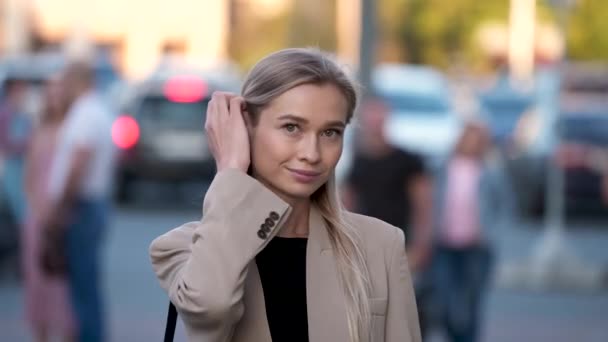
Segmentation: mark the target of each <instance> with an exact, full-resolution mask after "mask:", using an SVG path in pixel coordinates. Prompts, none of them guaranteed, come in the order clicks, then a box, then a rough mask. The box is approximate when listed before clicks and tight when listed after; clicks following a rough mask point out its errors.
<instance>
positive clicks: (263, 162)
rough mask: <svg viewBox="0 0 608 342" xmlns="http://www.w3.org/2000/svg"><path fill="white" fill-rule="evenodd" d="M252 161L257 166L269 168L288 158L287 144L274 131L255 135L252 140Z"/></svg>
mask: <svg viewBox="0 0 608 342" xmlns="http://www.w3.org/2000/svg"><path fill="white" fill-rule="evenodd" d="M252 145H253V149H252V150H253V152H252V153H253V155H252V161H253V163H254V164H256V166H257V167H258V168H264V169H266V168H269V167H272V165H273V164H278V163H281V162H282V161H284V159H288V157H289V152H288V150H289V145H288V144H287V142H286V141H285V139H283V138H282V137H281V136H280V135H279V134H277V133H276V132H266V133H264V134H263V135H257V136H256V137H255V138H254V139H253V141H252Z"/></svg>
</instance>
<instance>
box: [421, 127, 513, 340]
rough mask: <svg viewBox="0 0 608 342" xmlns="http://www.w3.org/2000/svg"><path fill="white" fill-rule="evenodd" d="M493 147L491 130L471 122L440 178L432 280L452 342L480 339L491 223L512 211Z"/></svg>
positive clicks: (493, 223)
mask: <svg viewBox="0 0 608 342" xmlns="http://www.w3.org/2000/svg"><path fill="white" fill-rule="evenodd" d="M489 146H490V140H489V137H488V134H487V131H486V129H485V128H484V127H483V126H482V125H481V124H479V123H469V124H467V125H466V126H465V127H464V130H463V133H462V135H461V137H460V139H459V141H458V143H457V146H456V149H455V151H454V153H453V155H452V156H451V158H450V159H449V160H448V162H447V163H446V165H445V167H444V168H443V170H442V171H441V174H440V175H439V177H437V184H438V186H437V189H438V194H437V197H436V198H437V205H436V208H437V209H438V210H439V212H438V213H437V214H436V215H435V217H438V218H439V219H438V220H437V222H438V223H439V225H438V229H437V233H436V248H435V253H434V256H433V266H432V267H433V273H434V281H433V284H434V285H435V286H436V288H437V297H438V301H439V302H438V304H439V306H440V308H441V313H442V317H441V321H442V323H443V326H444V327H445V330H446V333H447V335H448V337H449V339H448V340H449V341H453V342H474V341H477V340H478V338H479V327H480V313H481V301H482V299H483V292H484V291H485V289H486V288H487V283H488V278H489V274H490V269H491V264H492V262H491V261H492V251H491V243H490V240H491V231H490V228H497V227H496V225H497V224H498V223H501V220H500V219H501V218H505V217H508V214H509V213H510V210H511V209H509V208H511V204H510V203H511V196H509V195H508V193H507V192H506V187H505V184H506V180H505V179H504V177H501V172H500V171H499V170H497V169H495V168H492V167H491V166H490V164H489V163H488V159H487V158H486V157H487V152H488V149H489ZM501 214H502V215H501ZM490 215H491V217H490ZM502 222H504V221H502Z"/></svg>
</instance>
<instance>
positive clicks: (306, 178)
mask: <svg viewBox="0 0 608 342" xmlns="http://www.w3.org/2000/svg"><path fill="white" fill-rule="evenodd" d="M288 170H289V172H291V174H292V176H293V178H294V179H295V180H296V181H298V182H301V183H311V182H314V181H315V180H316V179H317V178H319V176H321V174H322V173H321V172H317V171H310V170H298V169H288Z"/></svg>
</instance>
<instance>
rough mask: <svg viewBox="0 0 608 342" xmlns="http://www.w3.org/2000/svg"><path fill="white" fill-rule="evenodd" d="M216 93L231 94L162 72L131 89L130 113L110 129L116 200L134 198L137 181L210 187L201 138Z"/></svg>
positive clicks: (211, 83)
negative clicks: (115, 154) (115, 164)
mask: <svg viewBox="0 0 608 342" xmlns="http://www.w3.org/2000/svg"><path fill="white" fill-rule="evenodd" d="M216 90H224V91H230V90H232V91H234V89H231V88H230V87H229V86H227V85H224V84H223V83H222V82H221V80H219V79H216V78H211V77H206V76H205V75H203V74H201V73H196V72H191V71H183V72H181V71H175V72H161V73H159V74H155V75H153V76H152V77H151V78H150V79H148V80H146V81H144V82H143V83H142V84H140V85H138V86H136V87H135V90H134V95H133V99H132V101H131V103H130V104H129V105H128V106H127V108H128V110H129V111H128V113H125V114H122V115H120V116H119V117H118V118H117V119H116V121H115V122H114V124H113V127H112V139H113V141H114V143H115V145H116V146H117V147H118V148H119V150H120V153H119V167H118V175H117V192H116V195H117V199H118V200H119V201H120V202H123V203H124V202H129V201H131V200H133V199H134V197H135V196H136V193H135V191H134V190H133V187H132V185H133V184H134V183H135V182H137V181H139V180H151V181H160V182H170V183H179V182H183V181H200V180H202V181H208V180H211V179H212V178H213V176H214V174H215V162H214V160H213V157H212V155H211V153H210V151H209V148H208V146H207V139H206V136H205V132H204V129H203V128H204V122H205V115H206V112H207V105H208V104H209V101H210V100H211V95H212V93H213V92H214V91H216Z"/></svg>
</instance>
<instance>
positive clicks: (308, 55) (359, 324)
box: [241, 48, 371, 342]
mask: <svg viewBox="0 0 608 342" xmlns="http://www.w3.org/2000/svg"><path fill="white" fill-rule="evenodd" d="M303 84H317V85H323V84H332V85H334V86H335V87H336V88H338V89H339V90H340V92H341V93H342V95H343V96H344V98H345V99H346V102H347V106H348V108H347V123H348V122H349V121H350V119H351V118H352V116H353V113H354V111H355V108H356V106H357V91H356V89H355V86H354V84H353V82H352V81H351V80H350V79H349V78H348V77H347V75H346V73H345V72H344V71H343V70H342V69H341V68H340V67H339V66H338V65H337V64H336V62H334V61H333V60H332V59H331V58H330V57H329V56H327V55H326V54H324V53H322V52H321V51H319V50H315V49H302V48H291V49H285V50H280V51H278V52H275V53H272V54H270V55H268V56H267V57H265V58H263V59H262V60H261V61H259V62H258V63H257V64H256V65H255V66H254V67H253V69H252V70H251V71H250V73H249V75H248V76H247V78H246V80H245V82H244V84H243V88H242V90H241V94H242V96H243V97H244V99H245V102H246V105H247V111H248V112H249V114H250V115H251V117H252V121H253V122H254V124H255V123H256V122H257V120H258V119H259V115H260V112H261V111H262V110H263V109H264V108H265V107H266V106H268V105H269V104H270V103H271V102H272V101H273V100H274V99H275V98H277V97H278V96H280V95H281V94H283V93H285V92H286V91H288V90H290V89H292V88H295V87H297V86H299V85H303ZM311 200H312V201H313V203H314V204H315V205H316V206H317V207H318V208H319V210H320V212H321V215H322V217H323V219H324V220H325V222H326V224H327V227H328V235H329V239H330V241H331V244H332V247H333V250H334V255H335V257H336V263H337V266H338V273H339V279H340V283H341V285H342V288H343V290H344V295H345V298H346V314H347V317H346V318H347V322H348V329H349V333H350V336H351V340H352V341H353V342H363V341H368V340H369V337H370V330H371V314H370V305H369V293H370V289H369V286H370V285H369V284H370V281H369V272H368V270H367V266H366V263H365V258H364V253H363V250H362V249H361V244H360V242H359V241H360V240H359V236H358V234H357V231H356V230H355V229H354V228H353V227H352V226H351V225H349V224H348V222H347V221H346V220H345V218H344V212H345V210H344V209H343V208H342V206H341V202H340V200H339V198H338V189H337V186H336V180H335V176H333V175H332V177H330V179H329V180H328V182H327V183H326V184H324V185H323V186H321V188H319V189H318V190H317V191H316V192H315V193H314V194H313V195H312V196H311Z"/></svg>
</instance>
